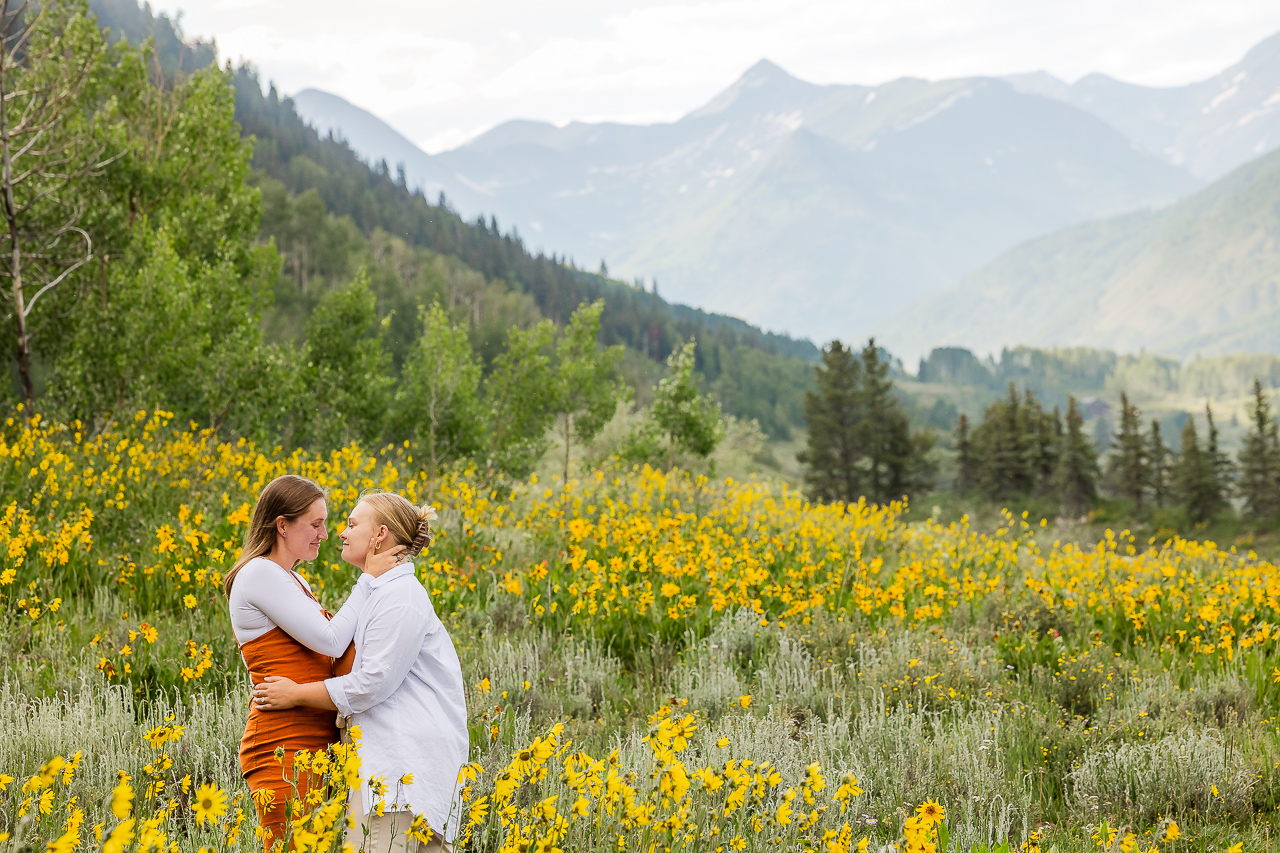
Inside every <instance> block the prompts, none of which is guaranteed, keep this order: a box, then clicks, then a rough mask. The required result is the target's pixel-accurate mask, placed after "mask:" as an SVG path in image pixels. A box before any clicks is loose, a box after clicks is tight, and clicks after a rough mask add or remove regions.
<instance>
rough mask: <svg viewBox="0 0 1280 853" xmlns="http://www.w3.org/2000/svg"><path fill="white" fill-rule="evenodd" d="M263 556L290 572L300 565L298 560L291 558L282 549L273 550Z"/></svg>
mask: <svg viewBox="0 0 1280 853" xmlns="http://www.w3.org/2000/svg"><path fill="white" fill-rule="evenodd" d="M263 556H264V557H266V558H267V559H268V560H270V561H271V562H273V563H275V564H276V565H277V566H279V567H280V568H282V569H284V570H285V571H288V572H291V571H293V567H294V566H296V565H297V564H298V561H297V560H295V559H294V558H293V557H290V556H289V555H288V554H286V553H285V552H284V550H283V549H281V548H272V549H271V550H270V551H268V552H267V553H266V554H263Z"/></svg>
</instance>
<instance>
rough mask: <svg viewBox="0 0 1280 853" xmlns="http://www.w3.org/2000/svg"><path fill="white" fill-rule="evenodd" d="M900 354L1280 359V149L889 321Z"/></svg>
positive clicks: (1054, 243)
mask: <svg viewBox="0 0 1280 853" xmlns="http://www.w3.org/2000/svg"><path fill="white" fill-rule="evenodd" d="M880 331H881V334H882V339H883V341H884V343H885V345H886V346H888V347H889V349H890V350H892V351H894V352H902V353H916V352H923V351H927V350H928V349H929V348H931V347H934V346H943V345H958V346H965V347H968V348H970V349H973V350H975V351H977V352H989V351H991V350H993V349H995V350H998V349H999V348H1000V346H1002V345H1006V344H1014V343H1023V342H1034V343H1035V344H1036V345H1037V346H1076V345H1082V346H1093V347H1103V348H1107V349H1115V350H1119V351H1123V352H1136V351H1138V350H1142V349H1146V350H1148V351H1152V352H1157V353H1161V354H1164V355H1170V356H1175V357H1187V356H1191V355H1193V354H1202V355H1219V354H1225V353H1233V352H1280V151H1273V152H1272V153H1270V154H1267V155H1265V156H1263V157H1261V158H1259V159H1257V160H1254V161H1251V162H1249V163H1247V164H1245V165H1244V166H1241V167H1240V168H1239V169H1237V170H1236V171H1234V172H1232V173H1230V174H1229V175H1227V176H1226V177H1224V178H1221V179H1220V180H1218V181H1216V182H1215V183H1213V184H1212V185H1211V186H1209V187H1207V188H1206V189H1204V190H1202V191H1200V192H1198V193H1196V194H1194V195H1192V196H1190V197H1189V198H1186V199H1183V200H1182V201H1179V202H1178V203H1176V204H1174V205H1172V206H1170V207H1168V208H1165V209H1163V210H1160V211H1141V212H1138V213H1131V214H1128V215H1125V216H1118V217H1114V218H1109V219H1103V220H1098V221H1094V222H1088V223H1085V224H1083V225H1078V226H1075V227H1074V228H1070V229H1066V230H1064V231H1059V232H1057V233H1054V234H1050V235H1048V236H1045V237H1040V238H1038V239H1035V240H1031V241H1029V242H1027V243H1024V244H1022V245H1020V246H1018V247H1016V248H1014V249H1012V250H1010V251H1009V252H1006V253H1005V254H1004V255H1002V256H1001V257H1000V258H998V259H997V260H995V261H994V262H992V263H991V264H988V265H987V266H985V267H984V268H982V269H981V270H979V271H977V272H975V273H973V274H971V275H969V276H967V277H966V278H965V279H964V280H963V281H962V282H961V283H960V284H959V285H957V286H956V287H954V288H951V289H949V290H947V291H945V292H943V293H940V294H935V295H934V296H932V297H931V298H929V299H926V300H921V301H920V302H919V303H917V304H915V305H912V306H911V307H910V308H909V309H907V310H904V311H903V312H902V313H901V314H899V316H897V317H895V318H894V319H893V320H891V321H890V322H888V323H886V324H884V325H883V326H882V327H881V329H880Z"/></svg>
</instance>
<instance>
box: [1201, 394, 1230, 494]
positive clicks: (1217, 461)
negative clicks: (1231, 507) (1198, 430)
mask: <svg viewBox="0 0 1280 853" xmlns="http://www.w3.org/2000/svg"><path fill="white" fill-rule="evenodd" d="M1204 417H1205V421H1206V422H1208V425H1209V442H1208V446H1207V447H1206V448H1205V452H1206V453H1208V455H1209V461H1210V462H1212V463H1213V476H1214V479H1215V480H1216V481H1217V483H1218V491H1219V492H1220V493H1221V494H1222V496H1223V499H1224V501H1225V499H1226V497H1227V496H1228V495H1230V494H1231V481H1232V480H1233V479H1234V476H1235V465H1233V464H1231V457H1230V456H1228V455H1227V454H1226V453H1225V452H1223V450H1222V448H1221V446H1219V443H1218V426H1217V424H1215V423H1214V422H1213V408H1212V407H1211V406H1210V405H1209V403H1208V402H1207V401H1206V402H1205V404H1204Z"/></svg>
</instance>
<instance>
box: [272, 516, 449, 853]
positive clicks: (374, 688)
mask: <svg viewBox="0 0 1280 853" xmlns="http://www.w3.org/2000/svg"><path fill="white" fill-rule="evenodd" d="M435 517H436V513H435V510H434V509H432V508H431V507H430V506H421V507H418V506H414V505H413V504H412V503H410V502H409V501H407V500H406V499H404V498H403V497H401V496H400V495H396V494H390V493H380V494H370V495H365V496H363V497H362V498H361V499H360V502H359V503H358V504H356V507H355V509H353V510H352V511H351V516H350V517H349V518H348V519H347V526H346V529H345V530H343V531H342V559H343V560H345V561H347V562H348V563H351V564H352V565H354V566H359V567H360V568H362V569H363V570H364V575H363V576H362V578H361V580H360V585H361V586H366V585H367V586H368V588H369V597H368V600H367V601H366V602H365V603H364V604H363V605H362V607H361V611H360V616H359V620H358V623H357V625H356V633H355V646H356V653H355V661H354V664H353V667H352V670H351V672H350V673H349V674H346V675H337V676H334V677H328V676H325V677H323V678H315V679H303V678H296V677H293V676H269V677H267V678H264V679H263V680H262V682H261V683H259V684H257V685H256V686H255V687H254V702H255V704H257V705H258V706H259V707H260V708H262V709H263V710H264V711H267V712H268V713H272V714H289V713H294V712H296V711H297V710H299V709H302V708H315V709H326V710H330V711H331V712H332V710H337V711H338V712H339V713H341V714H342V715H343V717H344V718H346V719H347V720H348V721H349V724H350V725H353V726H359V727H360V729H361V730H362V732H363V738H362V740H361V742H360V761H361V763H360V773H361V776H362V777H364V782H363V784H362V785H361V786H360V787H359V788H357V789H355V790H353V791H352V794H351V799H350V801H349V816H350V817H351V818H353V821H352V822H353V824H354V826H355V833H354V834H355V837H354V838H353V837H351V836H352V833H348V838H347V840H348V841H349V842H350V843H351V844H352V846H353V847H354V848H356V849H358V850H360V851H364V853H450V851H452V844H453V842H454V840H455V838H456V837H457V834H458V824H459V818H460V817H461V814H460V813H461V804H460V800H459V799H458V773H459V771H460V770H461V768H462V765H463V764H464V763H465V762H466V760H467V752H468V741H467V701H466V695H465V691H464V690H463V685H462V666H461V664H460V663H459V661H458V655H457V652H456V651H455V649H454V647H453V641H452V640H451V639H450V638H449V632H448V631H447V630H445V627H444V625H443V624H442V623H441V621H440V618H439V617H438V616H437V615H436V612H435V609H434V608H433V607H432V604H431V596H430V595H429V594H428V592H427V590H426V588H425V587H423V585H422V583H421V582H420V581H419V580H418V578H417V576H416V574H415V572H414V567H413V564H412V563H410V562H407V561H408V560H411V559H412V558H414V557H417V556H418V555H419V553H420V552H421V551H422V550H423V548H425V547H426V546H427V545H428V544H430V542H431V538H432V531H431V522H432V521H434V520H435ZM387 553H391V554H393V555H396V556H393V557H392V559H391V560H390V561H389V560H387V559H386V557H385V556H383V555H385V554H387ZM344 610H345V608H344ZM308 682H310V683H308ZM379 776H380V777H382V779H383V780H386V782H387V784H388V789H387V790H378V786H375V785H374V784H373V783H372V780H373V779H374V778H376V777H379Z"/></svg>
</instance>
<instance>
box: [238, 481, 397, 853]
mask: <svg viewBox="0 0 1280 853" xmlns="http://www.w3.org/2000/svg"><path fill="white" fill-rule="evenodd" d="M327 517H328V510H327V507H326V504H325V491H324V489H322V488H321V487H320V486H319V485H318V484H316V483H314V482H312V481H311V480H308V479H307V478H305V477H298V476H295V475H293V474H286V475H284V476H282V477H277V478H276V479H274V480H272V481H271V482H270V483H268V484H267V486H266V487H265V488H264V489H263V490H262V494H260V495H259V496H258V500H257V502H256V503H255V504H254V508H253V515H252V517H251V519H250V521H249V529H248V530H247V531H246V532H245V539H244V547H243V548H242V549H241V552H240V559H239V560H237V561H236V564H235V566H234V567H233V568H232V569H231V571H230V572H228V573H227V577H226V580H225V581H224V582H223V587H224V589H225V591H226V594H227V599H228V602H229V605H230V608H231V627H232V630H233V631H234V632H235V637H236V642H237V643H238V644H239V646H240V653H241V656H242V657H243V659H244V662H245V666H247V667H248V669H249V677H250V680H251V681H252V682H253V683H254V684H260V683H262V680H263V679H264V678H268V677H278V676H285V677H288V678H293V679H297V680H300V681H312V680H314V679H317V678H330V677H332V676H333V675H335V674H342V673H346V672H350V671H351V658H352V655H353V654H354V652H353V651H352V650H351V645H352V643H351V638H352V636H353V635H354V633H355V629H356V617H357V614H358V613H359V611H360V608H361V607H362V606H363V605H364V603H365V601H366V600H367V599H368V598H369V590H368V589H367V588H362V587H361V586H360V584H358V583H357V584H356V585H355V586H353V587H352V590H351V596H350V597H349V598H348V599H347V602H346V604H345V605H344V606H343V607H342V609H341V610H339V611H338V614H337V615H336V616H333V617H332V619H331V618H330V614H329V612H328V611H327V610H324V609H323V608H321V606H320V603H319V602H318V601H316V598H315V596H314V595H313V594H312V592H311V587H310V586H309V585H308V584H307V581H306V580H305V579H304V578H303V577H302V575H300V574H298V573H297V572H296V571H295V570H294V569H295V568H296V567H297V566H298V564H299V563H303V562H309V561H311V560H314V559H315V558H316V556H317V554H318V553H319V550H320V543H321V542H323V541H324V540H325V539H327V538H329V534H328V531H327V530H326V528H325V523H326V520H327ZM385 562H386V563H387V565H388V566H390V565H392V564H393V563H394V558H393V557H388V558H387V559H386V560H385ZM337 741H338V729H337V726H336V725H335V718H334V715H333V714H332V713H331V712H325V711H321V710H317V709H314V708H295V709H293V710H291V711H289V712H288V713H285V714H265V713H263V712H262V711H261V710H260V709H259V707H258V705H257V704H256V703H253V702H250V704H249V718H248V720H247V721H246V723H245V728H244V736H243V737H242V738H241V740H240V770H241V772H242V773H243V774H244V778H245V781H246V782H247V783H248V785H249V790H250V791H251V792H253V799H254V803H255V804H256V805H257V810H258V817H259V820H260V823H261V826H262V834H261V838H262V840H263V842H264V846H265V847H266V848H267V849H270V848H271V846H272V843H273V841H280V840H283V839H284V837H285V830H286V826H287V820H288V819H289V817H291V815H289V814H288V812H289V807H290V804H291V802H292V801H293V799H294V798H295V796H296V797H297V798H298V799H299V800H301V799H304V798H305V797H306V795H307V791H308V790H309V789H310V787H311V784H312V781H313V780H311V779H310V778H309V777H308V776H307V774H305V773H304V774H302V776H301V778H299V780H298V783H297V790H296V791H295V789H294V784H293V756H294V753H295V752H297V751H298V750H300V749H305V750H309V751H316V750H324V749H326V748H327V747H328V746H329V744H332V743H336V742H337ZM277 750H282V751H283V754H284V762H283V766H281V762H280V761H278V760H277V758H276V752H277Z"/></svg>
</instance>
